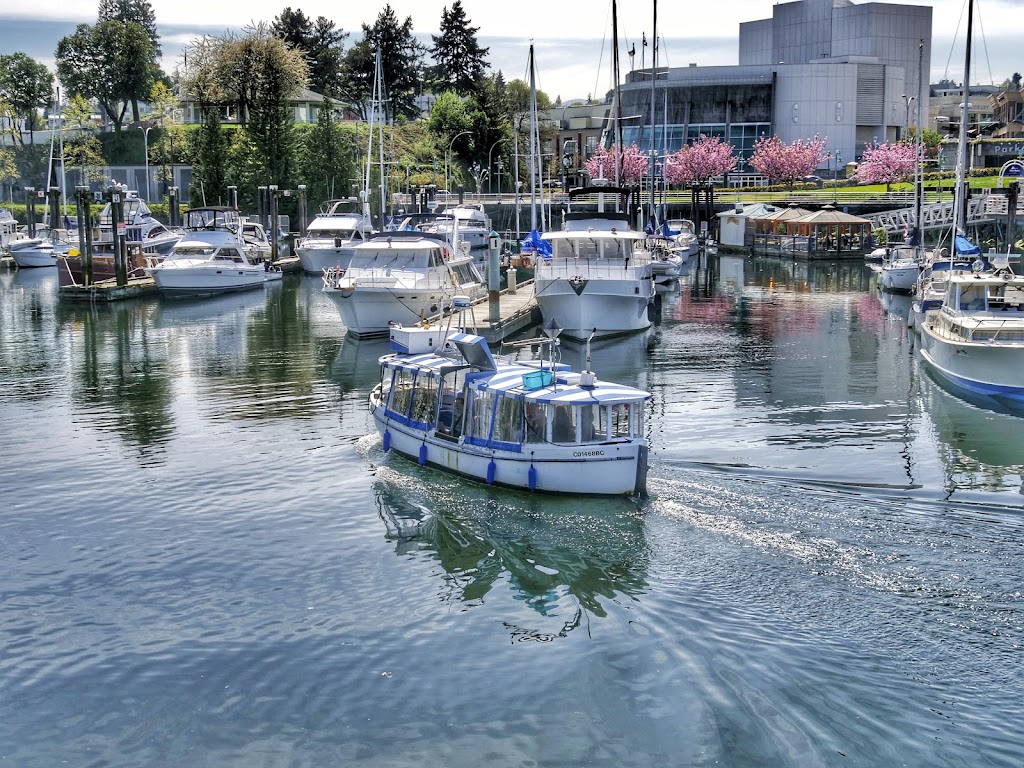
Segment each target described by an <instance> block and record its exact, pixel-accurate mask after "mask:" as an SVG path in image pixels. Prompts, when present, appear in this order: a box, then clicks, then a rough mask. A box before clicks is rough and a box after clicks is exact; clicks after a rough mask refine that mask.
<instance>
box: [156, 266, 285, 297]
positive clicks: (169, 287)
mask: <svg viewBox="0 0 1024 768" xmlns="http://www.w3.org/2000/svg"><path fill="white" fill-rule="evenodd" d="M166 264H167V262H164V264H162V265H160V266H157V267H154V268H153V269H151V270H150V272H149V273H150V275H152V277H153V279H154V280H155V281H156V287H157V289H158V290H159V291H160V292H161V293H164V294H169V295H182V296H203V295H209V294H215V293H230V292H231V291H246V290H249V289H252V288H259V287H260V286H262V285H263V284H264V283H266V282H268V281H269V280H271V279H275V278H276V279H280V276H281V273H280V272H267V271H266V270H265V269H264V267H263V266H262V265H259V266H256V267H218V268H210V267H178V268H175V267H166Z"/></svg>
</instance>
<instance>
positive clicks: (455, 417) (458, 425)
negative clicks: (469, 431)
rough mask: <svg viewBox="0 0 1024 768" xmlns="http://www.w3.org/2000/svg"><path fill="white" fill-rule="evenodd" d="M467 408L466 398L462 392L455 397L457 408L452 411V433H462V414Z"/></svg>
mask: <svg viewBox="0 0 1024 768" xmlns="http://www.w3.org/2000/svg"><path fill="white" fill-rule="evenodd" d="M465 410H466V399H465V398H464V397H463V396H462V394H461V393H460V394H459V395H458V396H457V397H456V398H455V409H454V411H453V413H452V435H453V436H454V437H459V436H460V435H461V434H462V416H463V412H464V411H465Z"/></svg>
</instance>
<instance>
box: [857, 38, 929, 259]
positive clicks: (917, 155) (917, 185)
mask: <svg viewBox="0 0 1024 768" xmlns="http://www.w3.org/2000/svg"><path fill="white" fill-rule="evenodd" d="M923 68H924V40H921V41H920V42H919V43H918V45H917V120H916V121H915V124H914V128H915V130H914V226H915V227H916V228H917V236H916V237H915V238H914V249H915V253H920V252H921V248H922V246H923V245H924V228H923V227H922V226H921V198H922V197H924V178H923V175H922V173H921V161H922V159H923V158H922V156H921V155H922V148H923V147H924V144H923V143H922V139H923V137H922V136H921V112H922V111H923V110H922V109H921V107H922V103H921V83H922V82H924V81H923V79H922V78H923V77H924V71H923ZM837 170H838V169H837Z"/></svg>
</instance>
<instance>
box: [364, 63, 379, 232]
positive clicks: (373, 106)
mask: <svg viewBox="0 0 1024 768" xmlns="http://www.w3.org/2000/svg"><path fill="white" fill-rule="evenodd" d="M378 72H380V48H378V49H377V55H376V58H375V59H374V69H373V90H372V91H371V95H370V114H369V118H370V138H369V141H368V143H367V146H366V177H365V179H364V181H363V191H362V197H363V214H364V215H365V216H367V217H369V216H370V167H371V165H372V164H373V121H374V118H375V117H376V114H375V113H376V111H377V105H378V103H379V102H378V99H377V88H378V87H379V82H380V81H379V80H378V79H377V73H378ZM381 223H382V224H383V222H381Z"/></svg>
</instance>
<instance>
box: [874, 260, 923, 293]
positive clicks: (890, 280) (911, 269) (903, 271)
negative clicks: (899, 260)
mask: <svg viewBox="0 0 1024 768" xmlns="http://www.w3.org/2000/svg"><path fill="white" fill-rule="evenodd" d="M920 274H921V268H920V267H919V266H917V265H916V264H914V265H913V266H905V267H882V269H881V270H879V274H878V282H879V284H880V285H881V287H882V290H885V291H891V292H893V293H911V292H912V291H913V290H914V286H915V285H916V284H917V278H918V276H920Z"/></svg>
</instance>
